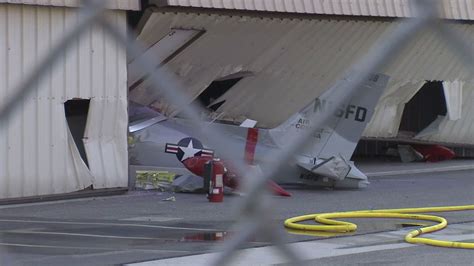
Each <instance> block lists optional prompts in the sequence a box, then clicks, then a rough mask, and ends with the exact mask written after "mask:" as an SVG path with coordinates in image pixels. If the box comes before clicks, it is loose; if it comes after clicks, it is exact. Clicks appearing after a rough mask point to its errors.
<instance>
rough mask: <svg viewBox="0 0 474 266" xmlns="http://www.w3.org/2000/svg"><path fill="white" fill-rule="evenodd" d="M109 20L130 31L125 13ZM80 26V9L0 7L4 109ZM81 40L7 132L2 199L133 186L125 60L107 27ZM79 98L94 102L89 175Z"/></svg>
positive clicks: (0, 130)
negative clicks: (70, 104)
mask: <svg viewBox="0 0 474 266" xmlns="http://www.w3.org/2000/svg"><path fill="white" fill-rule="evenodd" d="M109 14H110V16H111V17H113V19H114V20H115V24H116V26H118V27H120V28H121V29H123V30H125V29H126V28H125V27H126V14H125V12H124V11H109ZM77 19H78V18H77V10H75V9H68V8H54V7H38V6H19V5H4V4H0V104H4V103H5V101H6V99H7V95H11V93H12V91H13V90H14V89H15V88H16V86H17V85H18V83H19V81H20V80H21V79H23V78H25V77H26V76H27V75H28V73H29V72H30V71H31V70H32V67H33V66H35V65H36V64H37V63H38V62H39V60H40V58H41V57H42V56H44V55H45V53H46V52H48V51H49V50H50V49H51V48H52V46H53V44H54V43H55V42H56V41H57V40H59V39H60V38H62V37H63V33H64V31H65V30H67V29H68V28H71V27H73V26H75V25H76V24H77ZM82 37H83V38H81V39H80V40H78V41H77V43H76V44H75V45H74V46H73V47H72V48H71V49H70V50H69V52H68V53H67V54H66V56H65V57H64V59H63V60H60V61H59V63H58V65H56V66H55V67H54V68H53V69H52V70H51V71H50V72H49V74H48V75H46V76H44V77H43V80H42V82H40V83H38V85H37V91H36V92H34V93H33V94H32V95H30V96H29V97H28V98H27V100H26V101H25V102H24V103H23V104H22V106H21V107H20V108H19V110H18V111H17V112H16V113H15V114H14V116H13V117H12V118H11V119H10V121H9V123H8V124H7V125H1V126H0V198H13V197H26V196H37V195H45V194H56V193H66V192H72V191H77V190H80V189H84V188H85V187H88V186H90V185H94V187H98V188H101V187H126V186H127V178H128V173H127V161H128V160H127V140H126V138H127V137H126V132H127V125H126V123H127V84H126V81H127V80H126V77H127V72H126V53H125V51H124V49H123V48H122V47H121V46H120V45H119V44H118V43H116V42H115V41H111V40H110V39H109V38H108V37H107V36H106V34H105V32H103V31H102V30H101V29H100V28H97V27H94V28H93V29H91V30H89V31H88V32H87V33H86V34H85V35H84V36H82ZM63 55H64V53H62V54H58V56H63ZM73 98H83V99H91V107H90V111H89V121H88V125H87V128H88V133H89V132H92V131H93V132H95V133H94V134H92V133H90V134H89V135H86V136H87V137H88V142H89V143H94V144H97V146H96V147H94V148H90V147H89V150H88V154H87V156H88V160H89V163H90V168H91V169H90V170H89V169H88V168H87V166H86V165H85V164H84V162H83V161H82V159H81V157H80V155H79V152H78V151H77V148H76V146H75V144H74V142H73V139H72V137H71V136H70V133H69V129H68V126H67V121H66V117H65V110H64V104H63V103H64V102H65V101H67V100H70V99H73ZM97 117H99V118H98V119H96V118H97ZM92 149H93V150H94V151H96V152H91V150H92Z"/></svg>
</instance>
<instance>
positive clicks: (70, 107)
mask: <svg viewBox="0 0 474 266" xmlns="http://www.w3.org/2000/svg"><path fill="white" fill-rule="evenodd" d="M89 106H90V100H89V99H74V100H69V101H67V102H65V103H64V111H65V113H66V120H67V124H68V126H69V130H70V131H71V134H72V137H73V138H74V143H75V144H76V147H77V149H78V150H79V154H80V155H81V158H82V160H83V161H84V163H85V164H86V165H87V167H89V162H88V161H87V154H86V149H85V147H84V142H83V141H82V139H83V138H84V132H85V130H86V124H87V116H88V114H89Z"/></svg>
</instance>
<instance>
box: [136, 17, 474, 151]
mask: <svg viewBox="0 0 474 266" xmlns="http://www.w3.org/2000/svg"><path fill="white" fill-rule="evenodd" d="M398 23H404V22H399V21H376V20H349V19H347V20H343V19H337V18H334V19H330V18H327V17H325V18H314V19H309V18H298V19H296V18H293V19H291V18H269V17H263V18H261V17H255V16H226V15H218V14H205V15H203V14H199V13H166V12H164V11H163V12H156V13H154V14H153V15H152V16H151V17H150V19H149V21H148V22H147V24H146V25H145V27H144V28H143V30H142V32H141V34H140V36H139V39H140V40H142V41H143V42H145V43H146V44H148V45H152V44H153V43H155V42H156V41H158V40H159V39H161V38H162V37H163V36H165V35H166V34H168V32H169V31H170V29H171V28H184V29H189V28H194V29H204V30H205V31H206V32H205V33H204V34H203V35H202V36H200V37H199V39H197V40H196V41H195V42H194V43H192V44H191V45H190V46H189V47H187V48H186V49H184V50H183V51H182V52H181V53H180V54H179V55H177V56H176V57H175V58H174V59H173V60H171V61H170V62H168V63H167V64H166V66H167V67H169V68H170V69H171V70H172V72H174V73H175V74H176V75H177V77H178V78H179V79H180V80H181V81H182V82H183V84H184V87H185V88H186V91H187V92H188V93H189V95H190V96H191V98H195V97H197V96H198V95H199V94H200V92H202V91H203V90H204V89H205V88H206V86H207V85H209V84H210V83H211V82H212V81H213V80H215V79H218V78H220V77H223V76H226V75H229V74H232V73H235V72H239V71H251V72H253V73H254V75H253V76H250V77H246V78H244V79H242V80H241V81H240V82H239V83H237V85H235V86H234V87H233V88H232V89H231V90H230V91H228V92H227V93H226V94H224V95H223V96H222V97H221V99H219V100H226V102H225V103H224V104H223V105H222V106H221V107H220V108H219V110H218V111H219V112H224V113H225V115H226V116H227V118H228V119H236V120H242V119H243V117H249V118H251V119H255V120H258V121H259V126H263V127H274V126H276V125H278V124H279V123H281V122H282V121H284V120H285V119H286V118H288V117H289V116H290V115H291V114H293V113H295V112H296V111H298V110H299V109H300V108H301V107H302V106H304V105H305V104H307V103H309V102H310V101H311V100H312V99H314V98H315V97H317V96H319V95H320V94H321V93H322V91H323V90H325V89H327V88H329V87H330V86H331V85H332V84H334V82H335V81H336V80H337V79H338V78H340V77H341V75H342V74H343V73H344V72H345V71H347V69H348V68H349V67H350V66H351V65H352V64H354V63H356V62H357V60H358V59H359V58H362V57H363V56H364V55H365V54H366V53H367V52H368V50H369V49H370V47H371V45H372V44H374V42H375V41H376V40H377V39H379V38H382V37H383V35H384V34H387V33H390V32H391V30H392V29H393V28H394V27H395V26H396V25H397V24H398ZM450 27H451V28H453V30H457V31H459V32H460V33H462V35H463V36H464V37H465V38H466V40H468V41H470V42H472V40H474V27H473V26H472V25H469V24H455V23H453V24H450ZM380 72H383V73H385V74H388V75H389V76H390V77H391V81H390V83H389V86H388V87H389V88H391V87H393V88H395V89H388V90H387V91H386V93H385V94H384V95H383V96H382V99H381V103H391V104H392V105H394V104H397V105H398V104H403V102H404V99H405V98H406V97H408V96H409V95H410V94H413V93H416V90H417V88H416V86H417V85H416V84H421V83H422V82H424V81H426V80H446V81H455V80H462V81H466V82H472V81H471V80H472V77H471V75H470V73H469V71H467V70H466V69H465V68H464V66H463V65H462V63H461V62H460V61H459V59H458V57H456V56H455V55H454V54H453V52H452V51H450V50H449V48H448V47H447V44H446V43H445V42H444V41H443V40H440V39H439V38H438V36H436V35H435V34H434V33H433V32H432V31H429V30H426V31H424V32H422V33H420V34H419V36H417V38H416V39H415V40H414V41H413V42H411V43H410V44H409V45H408V47H407V48H405V49H404V50H403V51H402V52H401V54H400V55H398V56H397V57H396V60H395V61H394V62H392V63H391V64H387V65H386V66H385V67H384V69H380ZM404 84H405V85H406V84H413V85H412V86H409V87H410V89H409V90H397V88H398V87H399V86H403V85H404ZM413 86H415V87H413ZM407 88H408V87H407ZM131 95H142V96H143V95H147V101H148V102H147V103H145V104H149V103H152V102H153V101H156V100H159V95H157V94H156V91H155V90H154V89H152V88H148V87H146V86H144V87H139V88H137V91H133V92H132V94H131ZM150 95H154V96H156V97H154V98H153V97H148V96H150ZM137 98H143V97H137ZM132 99H133V98H132ZM158 103H160V102H159V101H158ZM158 105H159V106H155V107H158V108H163V111H165V112H167V113H168V114H169V113H171V112H172V111H174V110H176V109H179V108H180V107H179V106H178V107H176V106H174V107H170V106H169V105H167V104H163V105H160V104H158ZM395 111H396V110H395ZM385 112H387V113H385ZM391 112H393V110H390V108H389V109H387V108H385V105H384V106H382V105H379V106H378V107H377V113H376V115H375V116H374V117H375V118H376V120H373V121H372V122H371V123H370V124H369V126H368V128H367V130H366V133H365V136H367V137H392V136H393V134H394V132H389V129H392V130H391V131H394V128H395V129H398V126H397V125H395V126H394V125H393V124H394V123H397V121H396V120H397V119H398V118H397V115H399V116H401V112H399V111H398V114H396V115H395V116H394V115H393V114H391ZM464 115H468V114H467V113H466V114H464ZM392 117H395V121H393V120H391V118H392ZM376 121H379V122H376ZM454 123H461V122H454ZM472 131H473V129H472V128H469V125H467V124H465V125H463V126H462V130H460V131H458V132H454V134H459V135H460V134H463V135H466V136H468V135H469V134H466V132H471V133H472ZM395 133H396V132H395ZM446 138H447V139H450V140H453V141H456V142H458V141H465V142H466V143H474V140H473V139H472V138H469V137H465V138H462V139H459V138H457V137H455V136H446Z"/></svg>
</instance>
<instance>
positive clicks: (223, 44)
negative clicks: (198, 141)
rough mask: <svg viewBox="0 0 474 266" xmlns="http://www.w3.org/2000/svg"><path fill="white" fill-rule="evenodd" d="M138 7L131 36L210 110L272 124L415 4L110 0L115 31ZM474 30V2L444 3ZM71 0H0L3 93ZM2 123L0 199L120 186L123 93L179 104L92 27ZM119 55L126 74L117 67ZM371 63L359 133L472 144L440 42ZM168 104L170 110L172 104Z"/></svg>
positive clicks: (470, 88)
mask: <svg viewBox="0 0 474 266" xmlns="http://www.w3.org/2000/svg"><path fill="white" fill-rule="evenodd" d="M140 4H142V5H143V4H146V5H147V6H148V8H147V9H146V10H144V14H143V16H141V20H140V22H139V23H138V24H137V27H136V28H137V33H138V34H139V37H138V39H139V40H140V41H142V42H143V43H144V44H145V45H146V46H147V48H148V50H147V52H146V56H148V57H149V58H152V59H153V60H155V62H156V65H157V67H158V66H163V65H165V66H166V67H168V68H169V69H170V70H172V72H173V73H175V75H176V78H177V79H179V80H180V81H182V82H183V83H184V85H185V88H186V92H187V93H188V94H189V95H190V96H191V100H190V101H193V100H195V101H200V102H202V103H204V104H205V105H206V106H208V108H209V111H210V113H211V116H213V117H217V116H218V117H220V118H222V119H224V120H227V121H234V122H240V121H242V120H244V119H245V118H251V119H254V120H257V121H258V122H259V123H258V126H260V127H274V126H275V125H277V124H279V123H281V122H282V121H284V120H285V119H286V118H288V117H289V116H290V115H291V114H293V113H294V112H296V111H297V110H299V109H300V108H301V107H302V106H304V105H306V104H307V103H308V102H310V101H311V100H313V99H314V98H315V97H317V96H319V95H320V94H321V93H322V92H323V91H324V90H326V89H328V88H329V87H330V86H331V85H333V84H334V83H335V82H336V80H337V79H338V78H340V77H341V74H342V73H344V72H345V71H347V70H348V68H349V67H351V66H352V65H353V64H354V63H355V62H357V60H358V59H360V58H362V57H363V56H365V55H366V54H367V53H368V52H369V50H370V47H371V46H372V45H373V44H374V43H375V42H376V41H377V40H378V39H380V38H383V37H384V36H385V34H390V33H391V31H392V30H393V29H394V28H395V27H396V26H397V25H399V24H400V23H404V22H403V21H398V20H395V19H394V18H396V17H410V16H412V14H413V12H412V10H411V9H410V6H409V5H408V1H406V0H394V1H379V0H335V1H322V0H320V1H317V0H293V1H279V0H262V1H259V0H254V1H248V0H202V1H200V0H193V1H190V0H150V1H139V0H117V1H115V0H108V1H107V8H108V10H107V13H108V14H109V16H110V17H111V18H112V19H113V21H114V24H115V26H116V27H118V28H119V29H120V30H122V31H124V32H125V31H126V30H127V15H129V14H127V12H129V11H137V10H139V9H140V6H141V5H140ZM440 5H441V8H442V10H443V16H444V17H445V18H446V19H448V21H449V27H451V28H452V29H454V30H456V31H458V32H459V33H460V34H462V35H463V37H464V38H465V39H466V41H467V42H470V43H473V39H474V25H473V24H472V20H473V19H474V8H473V3H472V1H468V0H457V1H455V0H443V1H440ZM79 6H80V1H79V0H57V1H42V0H41V1H40V0H24V1H18V0H0V104H4V103H5V101H6V99H7V98H8V96H10V95H11V94H12V92H13V90H14V89H15V88H16V86H17V85H18V83H19V81H20V80H22V79H24V78H25V77H27V76H28V74H29V73H30V72H31V70H32V67H33V66H35V64H36V63H37V62H39V60H40V59H41V58H42V57H43V56H44V55H45V54H46V53H47V52H48V51H49V50H50V49H51V48H52V47H53V44H54V43H55V42H56V41H57V40H59V39H60V38H61V37H63V34H64V32H65V31H67V30H68V29H70V28H71V27H72V26H74V25H75V24H77V21H78V9H77V7H79ZM63 56H64V59H63V60H60V62H59V64H57V65H56V66H55V67H54V68H53V67H50V69H49V74H48V75H47V76H45V77H43V80H42V82H41V83H38V85H37V92H35V93H34V94H33V95H32V96H30V97H29V98H27V100H26V101H25V102H24V103H23V104H22V105H21V108H19V110H20V111H19V112H16V113H15V115H14V116H13V117H11V119H10V121H9V123H8V124H7V125H6V126H5V125H2V127H0V199H8V198H21V197H29V196H38V195H48V194H61V193H68V192H73V191H78V190H82V189H85V188H89V187H92V188H94V189H95V188H116V187H127V184H128V156H127V123H128V114H127V101H128V99H127V96H128V98H129V100H132V101H134V102H137V103H140V104H143V105H147V106H151V107H153V108H155V109H159V110H161V111H163V112H164V113H165V114H176V113H179V109H180V107H179V106H172V105H170V103H169V102H166V101H165V100H164V99H162V98H161V97H160V94H159V93H158V92H157V89H156V88H152V87H151V85H150V82H149V81H148V80H147V79H146V78H145V77H144V76H143V74H142V73H140V72H139V71H137V69H136V68H135V67H134V58H127V54H126V51H125V49H123V48H122V47H121V46H120V45H119V44H118V43H117V42H115V41H113V40H111V39H110V38H108V37H107V33H106V32H104V30H103V29H102V28H100V27H92V28H91V29H89V30H88V32H87V34H85V35H84V36H82V38H81V39H80V40H79V39H78V41H77V42H76V44H75V45H74V46H73V48H72V49H70V50H69V51H68V52H67V53H65V54H63ZM127 66H128V71H127ZM379 72H382V73H385V74H388V75H389V76H390V77H391V81H390V84H389V88H388V89H387V90H386V91H385V94H384V96H383V97H382V99H381V100H380V102H379V104H378V107H377V109H376V115H375V116H374V117H373V119H372V121H371V123H370V124H369V127H368V128H367V129H366V131H365V133H364V135H365V136H366V137H367V138H377V139H382V140H385V139H397V138H404V139H412V140H423V141H431V142H441V143H449V144H452V145H458V146H467V145H474V116H473V115H472V114H473V113H474V107H473V106H472V104H470V103H471V102H472V101H473V100H474V83H473V81H472V77H471V75H470V72H469V71H468V70H467V69H465V67H464V66H463V65H462V64H461V62H460V60H459V58H458V57H457V56H456V55H455V53H454V52H453V51H452V50H451V49H450V47H449V46H448V44H447V43H446V42H445V41H443V40H441V39H440V38H438V36H437V35H436V34H435V33H434V32H431V31H429V30H427V31H425V32H422V33H419V34H418V35H417V36H416V37H415V40H414V41H412V42H410V43H409V44H408V46H407V47H406V49H405V50H404V51H403V52H402V53H401V54H400V55H399V56H398V57H397V58H396V60H395V61H394V62H391V63H390V64H387V65H386V66H385V67H384V68H383V69H380V70H379ZM175 111H178V112H175Z"/></svg>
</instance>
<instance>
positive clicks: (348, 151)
mask: <svg viewBox="0 0 474 266" xmlns="http://www.w3.org/2000/svg"><path fill="white" fill-rule="evenodd" d="M388 79H389V77H388V76H386V75H383V74H374V75H371V77H370V78H369V79H368V80H366V81H365V82H364V83H363V85H362V86H360V87H359V88H357V89H356V91H355V92H354V93H353V94H352V95H353V97H352V98H351V99H350V100H349V101H348V102H346V103H343V104H342V105H340V106H337V108H336V112H335V114H334V116H333V118H331V119H330V120H329V123H328V124H327V125H324V126H323V127H322V128H318V129H316V130H315V134H314V135H313V137H312V138H311V140H310V142H309V143H308V144H307V145H306V146H305V149H304V150H302V151H301V152H299V153H300V154H301V155H306V156H309V157H315V158H330V157H331V156H334V155H341V156H342V157H343V158H344V159H346V160H349V159H350V157H351V156H352V153H353V152H354V150H355V148H356V145H357V142H358V141H359V139H360V137H361V136H362V133H363V131H364V129H365V127H366V125H367V123H368V122H369V121H370V119H371V117H372V115H373V113H374V108H375V105H376V104H377V102H378V100H379V98H380V96H381V95H382V92H383V90H384V89H385V87H386V86H387V83H388ZM346 82H352V80H351V78H350V77H348V78H347V79H344V80H340V81H338V82H337V83H336V84H335V85H334V86H333V87H331V88H330V89H329V90H327V91H326V92H324V93H323V94H322V95H321V96H320V97H318V98H316V99H315V100H314V101H313V102H311V103H310V104H308V105H306V106H305V107H304V108H303V109H302V110H300V111H299V112H298V113H296V114H294V115H292V116H291V117H290V118H289V119H288V120H286V121H285V122H284V123H282V124H281V125H279V126H277V127H276V128H273V129H271V130H270V135H271V136H272V138H273V140H274V141H275V142H276V144H277V145H282V146H284V145H285V143H286V142H287V141H288V140H289V139H290V138H294V137H296V136H298V135H299V134H301V133H302V132H303V131H304V130H307V129H308V128H310V121H311V120H312V116H313V115H321V114H322V113H323V112H325V110H327V109H329V108H328V106H330V105H331V104H333V103H334V102H338V101H337V99H338V98H337V97H341V95H343V91H341V90H343V88H344V86H343V85H345V83H346ZM331 110H334V108H331Z"/></svg>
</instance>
